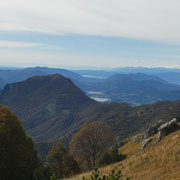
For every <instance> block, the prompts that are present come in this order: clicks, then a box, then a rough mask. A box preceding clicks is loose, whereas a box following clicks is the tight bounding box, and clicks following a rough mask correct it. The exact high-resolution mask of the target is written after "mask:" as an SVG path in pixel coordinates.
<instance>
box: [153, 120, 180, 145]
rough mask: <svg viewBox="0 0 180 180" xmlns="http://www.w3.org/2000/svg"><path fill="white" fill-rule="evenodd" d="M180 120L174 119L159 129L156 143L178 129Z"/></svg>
mask: <svg viewBox="0 0 180 180" xmlns="http://www.w3.org/2000/svg"><path fill="white" fill-rule="evenodd" d="M177 123H178V120H177V119H176V118H174V119H172V120H171V121H169V122H167V123H165V124H163V125H161V126H160V127H159V128H158V132H159V134H158V137H157V139H156V141H155V142H154V143H157V142H159V141H160V140H161V139H162V138H163V137H164V136H167V135H168V134H170V133H172V132H173V131H174V130H176V128H177V127H178V124H177Z"/></svg>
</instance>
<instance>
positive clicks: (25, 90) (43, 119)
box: [0, 74, 96, 138]
mask: <svg viewBox="0 0 180 180" xmlns="http://www.w3.org/2000/svg"><path fill="white" fill-rule="evenodd" d="M0 103H1V104H3V105H7V106H8V107H9V108H10V109H11V110H13V111H14V112H16V113H17V115H18V116H19V117H20V118H21V119H22V122H23V125H24V127H25V129H26V130H27V131H28V132H29V133H30V134H31V133H32V132H33V135H37V134H36V132H37V131H38V130H39V131H41V130H42V129H43V132H41V133H38V134H41V136H43V137H44V136H45V134H47V135H49V134H51V138H53V136H54V135H55V134H56V132H57V131H58V132H60V133H61V132H62V131H63V130H65V129H66V127H69V126H70V124H71V123H73V121H75V119H74V113H77V112H78V111H80V110H81V109H82V108H84V107H86V106H88V105H90V104H92V103H96V102H95V101H94V100H92V99H90V98H89V97H88V96H86V95H85V94H84V92H82V91H81V90H80V89H79V88H78V87H76V86H75V85H74V84H73V82H72V81H71V80H70V79H68V78H65V77H63V76H61V75H59V74H54V75H48V76H35V77H32V78H29V79H27V80H25V81H23V82H18V83H13V84H8V85H6V86H5V88H4V89H3V90H2V91H1V93H0ZM61 130H62V131H61ZM48 132H49V133H48ZM44 133H45V134H44ZM39 138H40V137H39Z"/></svg>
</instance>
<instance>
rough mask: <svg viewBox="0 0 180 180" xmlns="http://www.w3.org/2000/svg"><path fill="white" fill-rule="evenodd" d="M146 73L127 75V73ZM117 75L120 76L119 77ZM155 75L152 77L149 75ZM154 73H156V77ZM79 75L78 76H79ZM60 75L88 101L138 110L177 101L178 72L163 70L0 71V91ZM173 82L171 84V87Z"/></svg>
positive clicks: (178, 91)
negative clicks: (39, 78) (51, 75)
mask: <svg viewBox="0 0 180 180" xmlns="http://www.w3.org/2000/svg"><path fill="white" fill-rule="evenodd" d="M133 71H134V72H136V71H140V72H145V73H146V74H144V73H128V72H133ZM118 72H123V73H124V74H122V73H121V74H120V73H118ZM152 72H154V74H153V75H152V74H150V73H152ZM156 72H159V73H157V74H155V73H156ZM78 73H79V74H78ZM50 74H60V75H63V76H64V77H66V78H70V79H71V80H72V81H73V83H74V84H75V85H76V86H78V87H79V88H81V89H82V90H83V91H84V92H85V93H86V95H88V96H89V97H91V98H93V99H95V100H98V101H101V102H127V103H128V104H130V105H133V106H137V105H142V104H149V103H154V102H157V101H167V100H168V101H176V100H180V85H177V84H173V83H178V82H179V79H178V77H179V73H178V70H176V71H175V69H174V71H173V70H172V72H170V71H169V70H168V69H165V68H154V69H153V68H120V69H114V70H113V71H105V70H79V71H74V72H73V71H69V70H66V69H58V68H48V67H32V68H25V69H10V70H5V69H1V70H0V78H1V79H2V81H3V83H1V82H0V89H2V88H3V87H4V86H5V84H6V83H14V82H20V81H24V80H26V79H28V78H30V77H33V76H45V75H50ZM166 79H167V81H166ZM172 82H173V83H172Z"/></svg>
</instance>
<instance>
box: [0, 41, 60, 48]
mask: <svg viewBox="0 0 180 180" xmlns="http://www.w3.org/2000/svg"><path fill="white" fill-rule="evenodd" d="M0 47H4V48H42V49H53V50H63V48H61V47H58V46H53V45H48V44H42V43H31V42H18V41H1V40H0Z"/></svg>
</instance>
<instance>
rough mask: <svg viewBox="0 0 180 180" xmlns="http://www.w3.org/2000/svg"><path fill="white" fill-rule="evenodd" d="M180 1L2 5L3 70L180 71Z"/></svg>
mask: <svg viewBox="0 0 180 180" xmlns="http://www.w3.org/2000/svg"><path fill="white" fill-rule="evenodd" d="M179 9H180V1H179V0H51V1H50V0H31V1H29V0H0V66H19V67H27V66H49V67H63V66H68V67H70V66H83V67H124V66H133V67H137V66H143V67H168V68H180V21H179V17H180V11H179Z"/></svg>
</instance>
